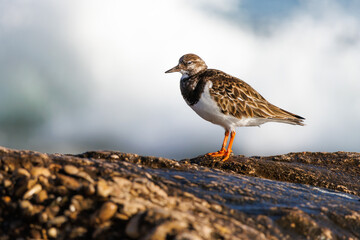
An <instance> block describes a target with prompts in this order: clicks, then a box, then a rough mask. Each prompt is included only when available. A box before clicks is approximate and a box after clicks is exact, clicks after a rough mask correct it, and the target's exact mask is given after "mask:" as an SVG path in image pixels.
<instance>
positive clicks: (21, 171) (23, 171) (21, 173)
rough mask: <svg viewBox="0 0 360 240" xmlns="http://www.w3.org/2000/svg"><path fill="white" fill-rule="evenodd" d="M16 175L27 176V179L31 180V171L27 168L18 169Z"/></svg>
mask: <svg viewBox="0 0 360 240" xmlns="http://www.w3.org/2000/svg"><path fill="white" fill-rule="evenodd" d="M16 174H18V175H22V176H25V177H27V178H30V173H29V171H28V170H26V169H25V168H18V169H17V170H16Z"/></svg>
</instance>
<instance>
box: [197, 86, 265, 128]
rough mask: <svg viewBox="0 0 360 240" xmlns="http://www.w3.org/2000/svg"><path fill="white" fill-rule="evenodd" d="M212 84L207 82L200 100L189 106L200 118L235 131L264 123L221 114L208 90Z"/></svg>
mask: <svg viewBox="0 0 360 240" xmlns="http://www.w3.org/2000/svg"><path fill="white" fill-rule="evenodd" d="M211 87H212V82H211V81H209V82H207V83H206V85H205V87H204V92H203V93H202V94H201V97H200V100H199V101H198V102H197V103H196V104H194V105H192V106H190V107H191V108H192V109H193V110H194V111H195V112H196V113H197V114H198V115H199V116H200V117H202V118H203V119H205V120H207V121H209V122H212V123H214V124H217V125H220V126H222V127H224V128H225V129H226V130H229V131H232V130H235V127H243V126H259V125H261V124H263V123H265V122H266V120H265V121H264V119H256V118H241V119H239V118H236V117H233V116H231V115H225V114H223V113H222V112H221V110H220V108H219V107H218V105H217V103H216V102H215V100H214V99H213V98H212V97H211V95H210V92H209V88H211Z"/></svg>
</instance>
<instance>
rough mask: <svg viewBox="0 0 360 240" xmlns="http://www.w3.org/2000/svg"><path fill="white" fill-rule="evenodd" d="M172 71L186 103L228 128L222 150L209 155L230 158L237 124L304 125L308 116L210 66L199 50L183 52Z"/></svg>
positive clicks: (215, 122) (225, 159)
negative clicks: (286, 107)
mask: <svg viewBox="0 0 360 240" xmlns="http://www.w3.org/2000/svg"><path fill="white" fill-rule="evenodd" d="M173 72H180V73H181V75H182V76H181V79H180V90H181V94H182V96H183V98H184V100H185V101H186V103H187V104H188V105H189V106H190V107H191V108H192V109H193V110H194V111H195V112H196V113H197V114H198V115H199V116H200V117H202V118H203V119H205V120H207V121H209V122H211V123H213V124H216V125H219V126H222V127H223V128H224V129H225V137H224V140H223V143H222V145H221V148H220V150H219V151H216V152H210V153H207V155H208V156H211V157H221V158H222V161H227V160H229V157H230V155H231V153H232V146H233V142H234V138H235V134H236V131H235V128H236V127H249V126H260V125H261V124H264V123H267V122H280V123H287V124H292V125H300V126H304V123H303V122H304V120H305V118H303V117H301V116H299V115H296V114H293V113H290V112H288V111H286V110H284V109H281V108H279V107H277V106H275V105H273V104H271V103H269V102H268V101H267V100H266V99H265V98H264V97H263V96H261V95H260V94H259V93H258V92H257V91H256V90H255V89H254V88H252V87H251V86H250V85H249V84H247V83H246V82H244V81H243V80H241V79H239V78H236V77H233V76H231V75H229V74H227V73H225V72H223V71H220V70H216V69H209V68H208V67H207V65H206V63H205V62H204V60H202V59H201V58H200V57H199V56H198V55H196V54H193V53H189V54H185V55H183V56H182V57H181V58H180V59H179V63H178V65H176V66H175V67H173V68H171V69H169V70H167V71H166V72H165V73H173ZM229 136H230V140H229V144H228V146H227V148H226V145H227V142H228V139H229Z"/></svg>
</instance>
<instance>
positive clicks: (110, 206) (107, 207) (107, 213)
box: [95, 201, 118, 223]
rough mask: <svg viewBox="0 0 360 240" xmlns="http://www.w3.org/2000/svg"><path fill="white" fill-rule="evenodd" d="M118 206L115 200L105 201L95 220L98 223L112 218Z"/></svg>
mask: <svg viewBox="0 0 360 240" xmlns="http://www.w3.org/2000/svg"><path fill="white" fill-rule="evenodd" d="M117 209H118V207H117V205H116V204H115V203H113V202H110V201H109V202H105V203H104V204H103V205H102V206H101V208H100V209H99V211H98V212H97V214H96V219H95V221H96V222H97V223H103V222H106V221H107V220H109V219H111V218H112V217H113V216H114V214H115V213H116V211H117Z"/></svg>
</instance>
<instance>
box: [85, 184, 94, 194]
mask: <svg viewBox="0 0 360 240" xmlns="http://www.w3.org/2000/svg"><path fill="white" fill-rule="evenodd" d="M95 192H96V190H95V186H94V184H88V185H87V186H86V187H85V194H86V195H88V196H91V195H93V194H94V193H95Z"/></svg>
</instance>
